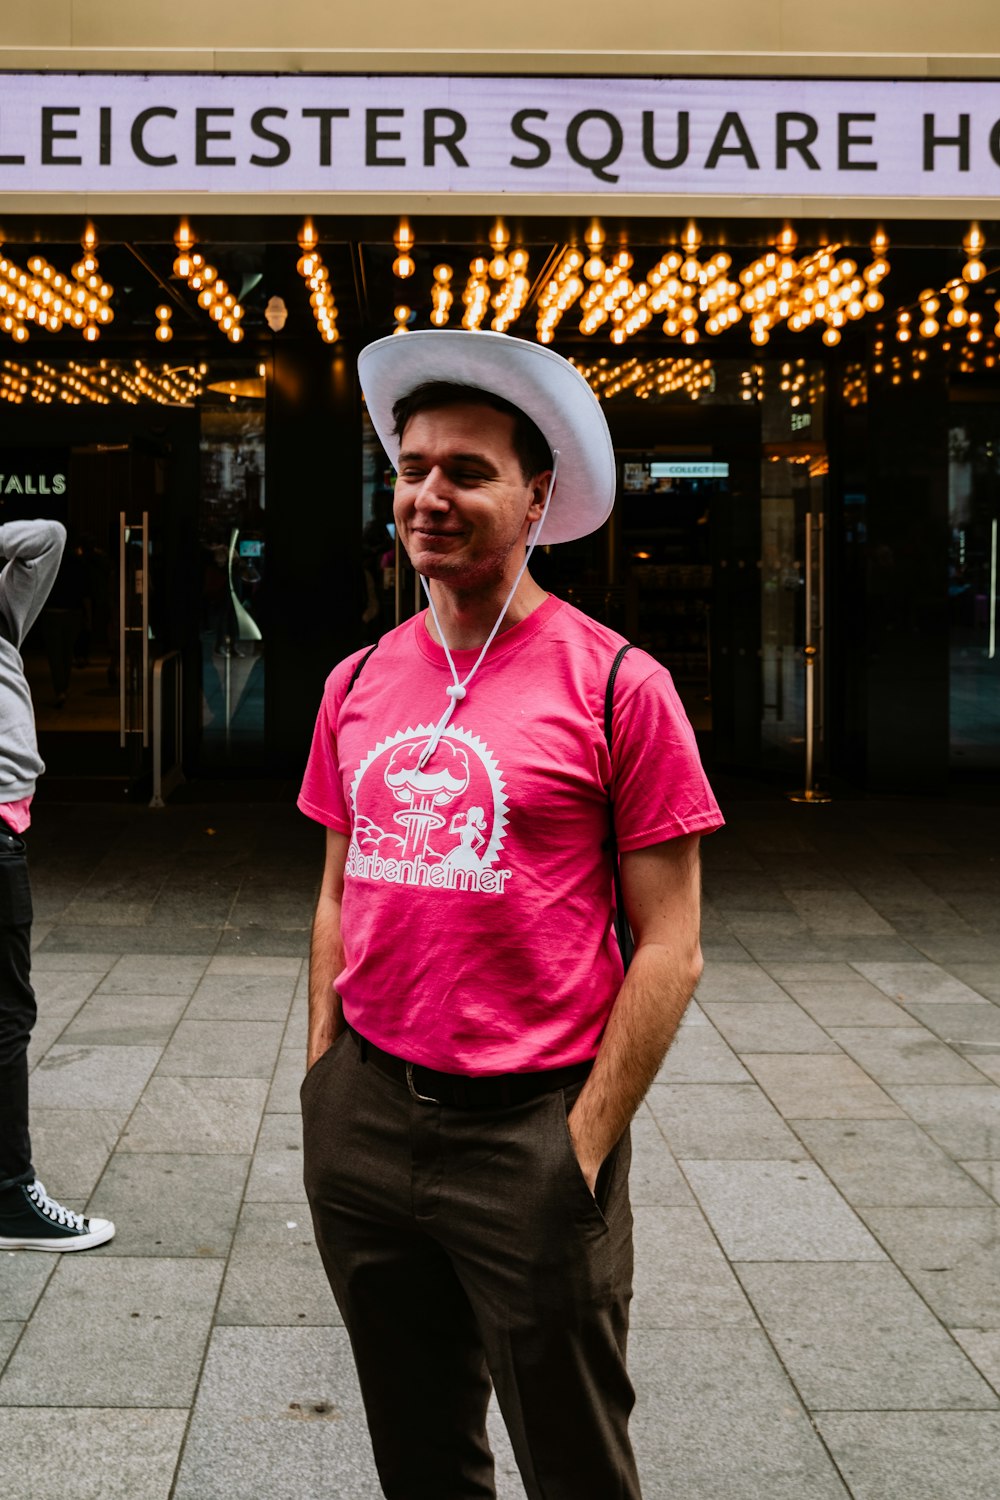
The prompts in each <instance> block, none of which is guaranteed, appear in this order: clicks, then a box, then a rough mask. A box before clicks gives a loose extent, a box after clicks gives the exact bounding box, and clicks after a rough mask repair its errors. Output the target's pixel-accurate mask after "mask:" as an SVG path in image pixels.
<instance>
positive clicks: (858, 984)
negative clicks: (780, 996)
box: [783, 975, 920, 1027]
mask: <svg viewBox="0 0 1000 1500" xmlns="http://www.w3.org/2000/svg"><path fill="white" fill-rule="evenodd" d="M783 983H784V986H785V989H786V990H787V991H788V993H789V994H790V995H791V996H792V999H793V1000H795V1002H796V1004H798V1005H800V1006H801V1007H802V1009H803V1010H804V1011H806V1012H807V1014H808V1015H810V1016H811V1017H812V1018H813V1020H814V1021H815V1022H816V1023H817V1025H819V1026H823V1027H830V1026H897V1027H898V1026H910V1027H914V1026H919V1024H920V1022H919V1021H917V1020H915V1019H914V1018H913V1016H912V1015H911V1014H910V1012H909V1011H908V1010H905V1009H904V1008H903V1006H902V1005H900V1004H899V1003H898V1001H895V1000H890V999H889V997H888V995H884V994H883V993H882V991H881V990H879V989H876V987H875V985H873V984H869V983H868V981H867V979H861V978H860V977H859V976H858V975H855V976H854V980H853V982H851V981H846V982H845V981H843V980H838V981H836V982H835V983H832V984H828V983H826V982H821V981H815V980H805V981H802V980H794V979H786V980H784V981H783Z"/></svg>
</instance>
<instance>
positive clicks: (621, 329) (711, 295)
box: [0, 219, 1000, 346]
mask: <svg viewBox="0 0 1000 1500" xmlns="http://www.w3.org/2000/svg"><path fill="white" fill-rule="evenodd" d="M174 238H175V243H176V245H177V251H178V253H177V256H176V258H175V260H174V265H173V270H174V274H175V276H177V277H178V278H179V279H181V280H183V281H186V282H187V284H188V286H189V287H190V289H191V290H192V291H194V292H196V293H197V297H198V304H199V306H200V307H201V308H202V309H203V311H205V312H207V313H208V314H209V316H210V317H211V318H212V319H213V321H215V322H216V323H217V324H218V326H219V328H220V330H221V331H222V332H223V333H224V334H225V335H226V337H227V338H228V339H229V340H230V342H231V343H234V344H235V343H240V342H241V341H242V339H243V337H244V330H243V326H242V320H243V316H244V309H243V307H242V306H241V304H240V303H239V301H238V299H237V298H236V296H235V295H234V294H233V293H232V292H231V291H230V290H229V287H228V286H227V284H226V282H225V281H224V280H223V279H222V278H221V277H220V276H219V273H218V271H217V269H216V268H215V267H214V266H212V265H210V264H209V263H208V262H207V261H206V259H205V257H204V256H203V255H202V254H201V253H200V252H199V251H198V250H196V249H195V239H194V236H193V234H192V232H191V230H190V228H189V226H188V225H187V223H186V221H182V223H181V224H180V226H179V227H178V229H177V232H176V234H175V236H174ZM393 238H394V244H395V248H396V251H397V255H396V259H395V261H394V262H393V271H394V273H395V275H396V276H397V277H399V278H400V279H401V280H407V279H408V278H409V277H411V276H413V275H414V273H415V271H416V262H415V260H414V258H413V254H412V251H413V248H414V245H415V236H414V234H413V231H412V229H411V228H410V225H409V222H408V221H407V220H406V219H403V220H401V221H400V223H399V226H398V228H397V230H396V232H395V234H394V236H393ZM585 239H586V244H587V249H588V251H589V255H585V253H584V251H583V250H581V249H578V248H576V247H570V248H569V249H567V250H566V251H564V253H563V255H562V257H561V259H560V260H559V262H558V264H557V265H556V267H555V270H554V271H553V273H552V275H551V276H550V278H549V280H548V281H547V282H546V284H545V285H544V286H543V287H542V288H541V290H540V292H539V295H538V310H537V319H536V337H537V338H538V340H539V342H541V343H543V344H548V343H551V342H552V341H553V339H554V337H555V330H556V328H557V327H558V325H559V323H560V322H561V321H562V319H563V318H564V317H565V315H566V314H567V313H568V312H569V311H570V309H571V308H572V307H574V305H578V310H579V312H580V314H581V317H580V323H579V328H580V332H581V333H583V334H584V335H586V336H592V335H593V334H595V333H596V332H597V331H598V330H599V329H601V328H602V327H604V326H605V325H607V324H609V323H610V325H611V327H610V337H611V341H612V342H613V343H614V344H617V345H621V344H623V343H624V342H625V341H626V340H627V339H628V338H630V337H631V336H633V335H634V334H637V333H640V332H641V331H642V330H643V329H645V328H647V327H648V326H649V325H650V323H651V322H652V321H653V319H654V317H659V316H660V315H661V314H664V315H665V316H664V321H663V324H662V328H663V332H664V333H665V334H666V335H667V336H668V337H670V338H678V337H679V338H680V339H681V341H682V342H683V343H685V344H688V345H692V344H696V343H698V342H699V340H700V338H701V332H702V328H703V329H704V332H705V333H707V334H709V335H712V336H715V335H718V334H721V333H723V332H725V331H726V330H727V329H728V328H731V327H733V326H734V325H735V324H736V323H738V322H740V321H741V320H742V319H744V318H746V319H748V320H749V324H750V337H751V340H752V342H753V343H754V344H756V345H764V344H766V343H767V342H768V341H769V338H770V335H771V331H772V330H773V329H774V328H775V327H776V326H777V325H778V324H781V323H784V324H785V325H786V326H787V327H788V328H789V329H791V331H792V332H796V333H797V332H801V331H803V330H804V329H806V328H809V327H811V326H813V325H819V326H822V327H823V341H824V343H825V344H827V345H829V346H834V345H836V344H838V343H839V342H840V339H841V337H842V333H841V330H842V329H843V328H844V327H845V326H846V325H847V324H848V323H849V322H852V321H857V320H859V319H861V318H863V317H864V316H865V315H866V314H869V313H878V312H880V311H881V310H882V308H883V307H884V297H883V294H882V292H881V291H880V290H879V286H880V283H881V282H882V281H883V280H884V279H885V278H886V276H888V274H889V270H890V266H889V261H888V257H887V251H888V239H887V237H886V235H885V234H884V233H883V232H882V231H879V232H877V233H876V234H875V236H874V237H873V239H872V242H871V250H872V255H873V259H872V260H871V262H870V263H869V264H868V265H867V266H866V267H865V268H864V270H863V271H860V273H859V268H858V266H857V264H856V262H855V261H853V260H852V259H850V258H849V257H847V256H843V257H842V256H841V255H840V250H841V246H839V245H829V246H824V247H822V248H820V249H818V250H815V251H812V252H810V253H808V254H806V255H805V256H803V257H802V258H800V259H796V258H795V254H794V252H795V250H796V248H797V238H796V235H795V232H794V230H792V229H790V228H786V229H785V230H784V231H783V232H782V234H781V235H780V236H779V237H778V241H777V244H776V246H775V248H774V249H772V250H769V251H767V252H766V253H765V254H763V255H762V256H760V257H759V258H758V259H757V260H755V261H753V262H751V263H750V264H748V265H746V266H745V267H744V268H743V269H742V270H741V271H739V272H738V274H737V276H736V278H735V279H731V278H730V271H731V269H732V259H731V257H730V256H729V255H728V254H727V253H726V252H724V251H719V252H717V253H716V254H714V255H712V256H710V257H708V258H707V259H704V260H702V259H699V252H700V250H701V245H702V236H701V233H700V231H699V230H698V228H697V226H696V225H694V224H689V225H688V227H687V229H686V230H685V232H684V235H683V236H682V240H681V249H680V250H670V251H668V252H666V253H665V254H664V255H663V256H662V257H661V258H660V260H659V261H658V263H657V264H656V265H655V266H653V267H652V268H651V269H650V271H649V272H648V274H647V276H646V279H645V280H644V281H640V282H638V283H636V282H633V280H632V279H631V277H630V275H629V272H630V271H631V270H632V268H633V264H634V259H633V256H632V255H631V253H630V252H629V251H628V250H627V249H620V250H618V251H617V252H615V253H614V254H613V255H611V257H610V259H609V260H608V261H606V260H605V258H604V256H603V254H602V252H603V250H604V245H605V234H604V230H603V228H602V227H601V225H600V224H599V223H598V222H597V221H596V220H595V221H594V222H593V223H592V224H591V226H590V228H589V229H588V231H587V234H586V236H585ZM96 243H97V240H96V234H95V232H94V229H93V227H92V226H90V225H88V227H87V230H86V232H85V234H84V237H83V241H82V244H83V254H82V256H81V258H80V259H79V260H78V261H77V262H76V263H75V264H74V266H73V267H72V272H71V276H70V277H66V276H64V275H63V274H62V273H61V272H59V271H58V270H57V269H56V268H55V267H54V266H51V265H50V264H49V263H48V262H47V261H46V260H45V259H44V258H43V257H41V256H37V255H36V256H32V257H31V259H30V260H29V262H28V267H27V270H24V269H22V268H21V267H19V266H17V265H16V264H14V263H13V262H12V261H10V260H9V259H7V258H6V257H4V256H0V329H2V330H3V331H4V332H6V333H8V334H9V335H10V336H11V337H12V338H13V339H14V341H15V342H17V343H24V342H26V341H27V339H28V337H29V325H31V324H34V325H35V326H37V327H38V328H41V329H45V330H47V331H49V332H53V333H54V332H58V331H59V329H60V328H62V327H63V326H64V325H65V324H67V323H68V324H69V325H70V326H72V327H74V328H78V329H80V330H81V332H82V333H83V336H84V338H86V339H87V340H88V341H91V342H92V341H94V340H96V339H97V338H98V337H99V335H100V330H101V327H102V326H104V325H106V324H108V323H110V322H111V321H112V320H113V317H114V314H113V311H112V308H111V305H110V302H111V297H112V295H113V288H112V287H111V286H110V285H109V284H108V283H106V282H105V281H104V280H103V278H102V277H101V275H100V269H99V265H98V261H97V257H96V254H95V253H94V252H95V247H96ZM299 244H300V248H301V250H302V254H301V256H300V257H299V260H298V266H297V268H298V271H299V273H300V275H301V276H302V277H303V280H304V281H305V283H306V287H307V290H308V292H309V294H310V296H309V301H310V306H311V308H312V311H313V314H314V317H315V320H316V324H317V328H318V330H319V332H320V335H321V337H322V338H323V339H324V341H325V342H327V343H334V342H335V341H336V340H337V339H338V338H339V336H340V335H339V330H338V327H337V305H336V300H335V296H334V293H333V289H332V285H331V280H330V274H329V270H328V268H327V267H326V265H325V264H324V263H323V259H322V256H321V254H320V252H319V249H318V235H317V234H316V231H315V229H314V227H313V225H312V222H311V221H310V220H307V221H306V223H305V225H304V226H303V229H302V231H301V233H300V235H299ZM490 245H491V249H492V257H491V258H487V257H485V256H476V257H475V258H474V259H473V260H472V262H471V263H470V267H469V276H468V279H467V281H466V283H465V287H464V289H463V291H462V294H461V301H462V305H463V308H464V311H463V314H462V326H463V327H464V328H467V329H480V328H481V327H482V326H483V323H484V322H485V319H486V316H487V313H488V312H489V311H490V310H491V309H492V311H493V318H492V320H491V324H490V326H491V327H492V328H493V329H494V330H495V331H497V332H501V333H505V332H507V331H508V329H509V328H510V327H511V326H512V325H513V324H514V323H515V322H516V321H517V319H518V318H519V317H520V315H521V313H522V312H523V310H524V308H525V306H526V304H527V301H528V298H529V296H530V291H531V284H530V281H529V278H528V276H527V270H528V263H529V256H528V252H527V251H526V250H523V249H515V250H510V248H509V247H510V235H509V232H508V231H507V229H506V226H505V225H504V224H503V221H502V220H499V219H498V220H497V222H496V224H495V225H494V228H493V230H492V232H491V234H490ZM963 247H964V249H965V253H966V264H965V266H964V267H963V270H962V273H961V275H960V276H958V277H954V278H952V279H951V280H950V281H949V282H947V283H946V284H945V286H944V287H943V288H941V289H940V290H936V289H934V288H928V289H927V290H925V291H924V292H922V293H921V294H920V297H919V301H918V304H917V305H916V306H915V307H914V308H900V309H899V310H898V312H897V313H896V320H897V327H896V338H897V340H898V341H899V342H900V343H906V342H908V341H909V340H910V339H911V338H912V337H913V333H914V328H915V330H916V332H917V333H919V335H920V337H921V338H922V339H931V338H935V337H936V336H937V335H938V334H939V333H940V332H941V329H942V326H943V325H944V326H946V327H947V328H948V329H950V330H955V331H960V330H964V335H965V337H966V338H967V340H968V342H969V343H970V344H975V343H978V342H979V341H980V340H981V339H982V337H983V313H982V312H981V311H980V310H979V309H977V308H975V307H970V306H968V305H967V303H968V299H969V293H970V290H971V289H972V288H974V287H976V286H977V285H979V284H980V283H982V282H984V281H985V279H986V277H987V269H986V265H985V262H984V261H983V259H982V254H983V251H984V249H985V239H984V237H983V234H982V232H981V230H980V229H979V226H978V225H976V224H973V225H971V226H970V228H969V231H968V233H967V234H966V235H965V237H964V239H963ZM581 273H582V274H581ZM433 276H434V280H433V286H432V288H431V303H432V308H431V313H430V321H431V323H432V324H433V325H434V326H435V327H444V326H445V325H446V324H447V323H448V322H449V320H450V317H451V308H452V305H453V302H454V296H455V293H454V290H453V279H454V271H453V268H452V267H451V266H449V265H447V264H446V263H443V262H442V263H441V264H439V265H437V266H435V268H434V273H433ZM588 283H589V284H588ZM943 299H947V304H948V305H947V311H946V312H943ZM939 313H943V316H942V317H941V318H940V319H939V317H938V314H939ZM994 313H995V316H996V324H995V328H994V332H995V333H997V334H998V335H1000V298H997V299H996V301H995V302H994ZM394 315H395V320H396V328H395V332H396V333H405V332H406V331H407V330H408V328H409V327H410V325H411V324H412V322H413V311H412V309H411V308H410V307H409V306H408V305H407V304H406V303H399V304H397V305H396V307H395V309H394ZM156 316H157V329H156V337H157V339H158V340H159V341H160V342H161V343H166V342H168V341H169V340H170V339H171V338H172V336H173V330H172V328H171V322H170V320H171V317H172V309H171V308H170V306H169V305H168V304H166V303H161V304H160V305H159V306H158V307H157V309H156ZM699 323H700V324H701V327H699Z"/></svg>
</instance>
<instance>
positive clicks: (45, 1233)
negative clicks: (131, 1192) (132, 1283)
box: [0, 1177, 115, 1250]
mask: <svg viewBox="0 0 1000 1500" xmlns="http://www.w3.org/2000/svg"><path fill="white" fill-rule="evenodd" d="M114 1232H115V1226H114V1225H113V1224H112V1223H111V1221H110V1219H85V1218H84V1217H83V1215H82V1214H77V1213H74V1212H73V1210H72V1209H71V1208H63V1206H62V1204H61V1203H57V1202H56V1201H55V1199H54V1198H50V1197H49V1195H48V1193H47V1192H46V1191H45V1188H44V1187H43V1185H42V1184H41V1183H40V1182H39V1180H38V1178H37V1177H36V1178H35V1180H34V1182H26V1183H23V1184H20V1185H18V1186H16V1187H12V1188H5V1189H4V1190H3V1192H0V1250H89V1249H91V1247H92V1246H93V1245H103V1244H104V1243H105V1242H106V1241H107V1240H110V1239H111V1237H112V1236H113V1234H114Z"/></svg>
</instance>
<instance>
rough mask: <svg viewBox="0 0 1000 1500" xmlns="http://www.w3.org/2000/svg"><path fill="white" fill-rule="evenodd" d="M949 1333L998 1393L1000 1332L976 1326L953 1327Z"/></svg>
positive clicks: (999, 1388) (999, 1392) (999, 1386)
mask: <svg viewBox="0 0 1000 1500" xmlns="http://www.w3.org/2000/svg"><path fill="white" fill-rule="evenodd" d="M951 1333H952V1337H953V1338H954V1339H955V1340H957V1342H958V1343H959V1344H961V1346H962V1348H963V1349H964V1350H965V1352H966V1354H967V1355H968V1356H969V1358H970V1359H971V1360H972V1363H973V1364H974V1365H975V1366H976V1369H977V1370H979V1372H980V1374H981V1375H983V1376H984V1377H985V1378H986V1379H987V1380H988V1381H989V1383H990V1385H991V1386H992V1387H993V1389H994V1390H995V1391H996V1392H997V1393H998V1395H1000V1332H998V1331H996V1330H990V1331H988V1332H986V1333H983V1332H982V1331H981V1330H980V1329H978V1328H953V1329H952V1330H951Z"/></svg>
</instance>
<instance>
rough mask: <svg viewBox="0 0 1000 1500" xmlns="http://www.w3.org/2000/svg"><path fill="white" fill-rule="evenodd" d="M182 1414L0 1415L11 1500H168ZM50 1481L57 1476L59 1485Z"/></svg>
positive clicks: (62, 1411) (2, 1462)
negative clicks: (62, 1499) (57, 1497)
mask: <svg viewBox="0 0 1000 1500" xmlns="http://www.w3.org/2000/svg"><path fill="white" fill-rule="evenodd" d="M187 1415H188V1414H187V1412H186V1411H169V1410H160V1411H122V1410H115V1409H111V1410H99V1409H97V1410H95V1409H92V1408H91V1409H88V1408H77V1409H75V1410H73V1409H67V1408H66V1407H65V1406H58V1407H36V1408H34V1409H32V1410H25V1409H24V1408H21V1409H20V1410H14V1409H10V1410H7V1411H2V1410H0V1494H4V1495H7V1496H9V1497H10V1500H52V1497H53V1496H54V1495H56V1494H59V1495H61V1496H63V1497H65V1500H168V1496H169V1494H170V1487H171V1484H172V1482H173V1476H174V1469H175V1467H176V1464H177V1457H178V1454H179V1453H180V1448H181V1443H182V1442H183V1440H184V1429H185V1426H186V1424H187ZM55 1476H58V1479H57V1480H56V1478H55Z"/></svg>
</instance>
